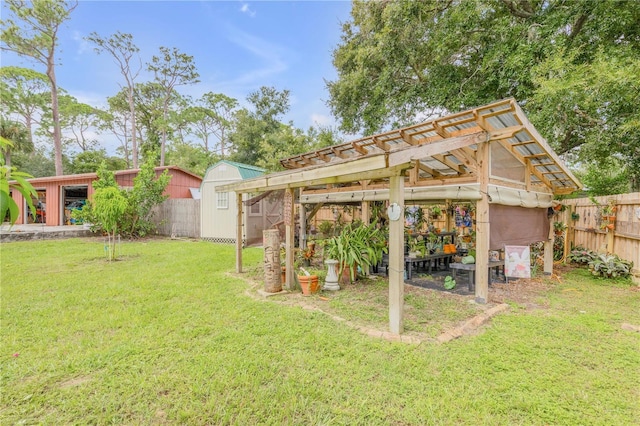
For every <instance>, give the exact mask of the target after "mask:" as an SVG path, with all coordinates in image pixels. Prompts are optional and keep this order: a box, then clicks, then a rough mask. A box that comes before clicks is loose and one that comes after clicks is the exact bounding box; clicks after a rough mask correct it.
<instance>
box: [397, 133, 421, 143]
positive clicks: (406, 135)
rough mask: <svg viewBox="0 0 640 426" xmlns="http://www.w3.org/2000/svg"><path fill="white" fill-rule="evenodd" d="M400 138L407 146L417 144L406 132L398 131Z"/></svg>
mask: <svg viewBox="0 0 640 426" xmlns="http://www.w3.org/2000/svg"><path fill="white" fill-rule="evenodd" d="M400 137H401V138H402V140H403V141H405V142H406V143H407V144H409V145H416V144H417V143H418V142H417V141H416V140H415V139H414V138H413V136H411V135H410V134H408V133H407V131H406V130H400Z"/></svg>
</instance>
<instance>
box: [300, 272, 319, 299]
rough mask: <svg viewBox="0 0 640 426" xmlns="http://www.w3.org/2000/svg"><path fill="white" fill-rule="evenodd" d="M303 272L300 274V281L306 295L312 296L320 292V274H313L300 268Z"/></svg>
mask: <svg viewBox="0 0 640 426" xmlns="http://www.w3.org/2000/svg"><path fill="white" fill-rule="evenodd" d="M300 271H301V272H302V274H298V283H299V284H300V289H301V290H302V294H303V295H304V296H310V295H312V294H314V293H317V292H318V289H319V288H320V286H319V284H318V282H319V280H318V275H316V274H311V273H309V271H307V270H306V269H304V268H300Z"/></svg>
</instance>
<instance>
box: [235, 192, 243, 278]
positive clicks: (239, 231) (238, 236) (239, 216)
mask: <svg viewBox="0 0 640 426" xmlns="http://www.w3.org/2000/svg"><path fill="white" fill-rule="evenodd" d="M236 209H237V210H238V211H237V212H236V272H237V273H239V274H241V273H242V194H241V193H239V192H236Z"/></svg>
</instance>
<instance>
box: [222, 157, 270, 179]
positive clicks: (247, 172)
mask: <svg viewBox="0 0 640 426" xmlns="http://www.w3.org/2000/svg"><path fill="white" fill-rule="evenodd" d="M222 163H224V164H228V165H230V166H233V167H235V168H237V169H238V172H239V173H240V177H242V179H243V180H244V179H252V178H255V177H258V176H262V175H263V174H264V173H265V172H266V170H265V169H263V168H261V167H256V166H251V165H249V164H242V163H236V162H235V161H229V160H221V161H218V162H217V163H216V164H215V165H213V166H212V167H211V168H213V167H216V166H218V165H219V164H222Z"/></svg>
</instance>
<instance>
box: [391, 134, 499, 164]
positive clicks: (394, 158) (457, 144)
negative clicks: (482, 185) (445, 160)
mask: <svg viewBox="0 0 640 426" xmlns="http://www.w3.org/2000/svg"><path fill="white" fill-rule="evenodd" d="M487 140H488V138H487V134H486V133H485V132H478V133H473V134H470V135H466V136H460V137H457V138H451V139H446V140H441V141H438V142H431V143H428V144H424V145H417V146H412V147H408V148H404V149H400V150H397V151H393V152H391V153H389V166H391V167H393V166H397V165H399V164H403V163H408V162H411V161H414V160H419V159H421V158H425V157H430V156H432V155H434V154H442V153H445V152H447V151H451V150H454V149H460V148H463V147H467V146H469V145H474V144H481V143H483V142H486V141H487Z"/></svg>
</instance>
